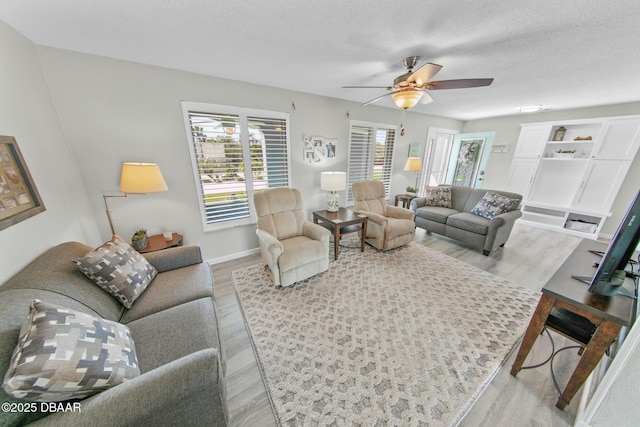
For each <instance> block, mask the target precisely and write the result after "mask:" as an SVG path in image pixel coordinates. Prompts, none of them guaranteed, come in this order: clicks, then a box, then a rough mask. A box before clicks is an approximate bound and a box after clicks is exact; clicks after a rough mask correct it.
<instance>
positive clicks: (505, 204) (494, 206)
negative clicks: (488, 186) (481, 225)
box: [471, 191, 520, 219]
mask: <svg viewBox="0 0 640 427" xmlns="http://www.w3.org/2000/svg"><path fill="white" fill-rule="evenodd" d="M519 204H520V200H518V199H512V198H511V197H507V196H503V195H502V194H498V193H494V192H493V191H487V192H486V193H485V195H484V196H482V199H480V201H479V202H478V203H477V204H476V206H475V207H474V208H473V209H471V213H472V214H474V215H479V216H482V217H485V218H487V219H491V218H493V217H494V216H497V215H501V214H503V213H505V212H510V211H512V210H515V209H517V208H518V205H519Z"/></svg>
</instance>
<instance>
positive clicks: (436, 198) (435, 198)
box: [425, 185, 451, 208]
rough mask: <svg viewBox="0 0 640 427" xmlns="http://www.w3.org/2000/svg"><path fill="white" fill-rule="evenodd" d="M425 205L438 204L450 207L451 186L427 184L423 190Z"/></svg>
mask: <svg viewBox="0 0 640 427" xmlns="http://www.w3.org/2000/svg"><path fill="white" fill-rule="evenodd" d="M425 198H426V199H427V201H426V204H427V206H438V207H442V208H450V207H451V187H450V186H447V185H440V186H437V187H430V186H427V188H426V192H425Z"/></svg>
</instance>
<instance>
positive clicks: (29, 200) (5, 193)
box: [0, 136, 45, 230]
mask: <svg viewBox="0 0 640 427" xmlns="http://www.w3.org/2000/svg"><path fill="white" fill-rule="evenodd" d="M44 210H45V207H44V204H43V203H42V199H41V198H40V194H39V193H38V189H37V188H36V185H35V183H34V182H33V178H31V174H30V173H29V169H28V168H27V164H26V163H25V161H24V158H23V157H22V153H21V152H20V149H19V148H18V143H17V142H16V139H15V138H14V137H12V136H0V230H3V229H5V228H7V227H11V226H12V225H14V224H17V223H19V222H20V221H24V220H25V219H27V218H30V217H32V216H34V215H36V214H39V213H40V212H44Z"/></svg>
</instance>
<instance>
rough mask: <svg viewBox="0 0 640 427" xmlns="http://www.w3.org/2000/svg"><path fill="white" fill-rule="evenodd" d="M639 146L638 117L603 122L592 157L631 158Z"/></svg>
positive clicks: (639, 122) (639, 123)
mask: <svg viewBox="0 0 640 427" xmlns="http://www.w3.org/2000/svg"><path fill="white" fill-rule="evenodd" d="M638 146H640V118H637V117H636V118H628V119H614V120H609V121H607V122H605V127H604V131H603V137H602V138H601V140H600V141H599V142H598V144H597V145H596V147H594V150H593V153H592V154H591V157H592V158H595V159H617V160H633V158H634V157H635V155H636V152H637V151H638Z"/></svg>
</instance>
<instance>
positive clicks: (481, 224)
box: [447, 212, 489, 235]
mask: <svg viewBox="0 0 640 427" xmlns="http://www.w3.org/2000/svg"><path fill="white" fill-rule="evenodd" d="M448 227H455V228H459V229H461V230H465V231H471V232H472V233H476V234H482V235H485V234H487V231H488V230H489V220H488V219H487V218H484V217H481V216H478V215H474V214H472V213H469V212H459V213H456V214H453V215H451V216H450V217H449V218H448V219H447V228H448Z"/></svg>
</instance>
